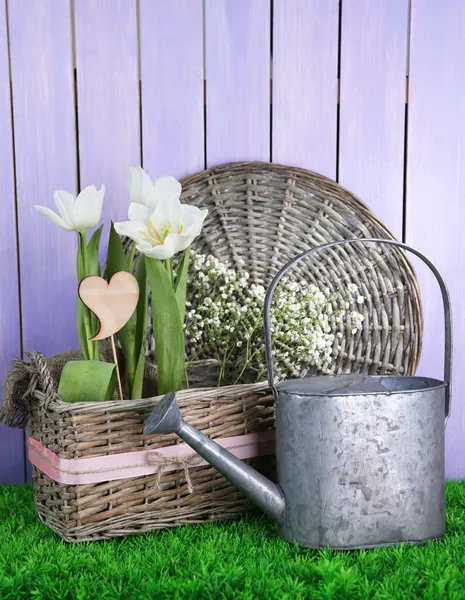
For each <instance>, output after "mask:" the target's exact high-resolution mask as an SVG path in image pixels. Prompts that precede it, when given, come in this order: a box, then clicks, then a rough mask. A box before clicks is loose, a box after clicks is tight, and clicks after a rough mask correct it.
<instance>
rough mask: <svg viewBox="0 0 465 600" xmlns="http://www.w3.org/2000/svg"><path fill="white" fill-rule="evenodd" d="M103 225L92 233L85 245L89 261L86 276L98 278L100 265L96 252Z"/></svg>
mask: <svg viewBox="0 0 465 600" xmlns="http://www.w3.org/2000/svg"><path fill="white" fill-rule="evenodd" d="M102 229H103V225H101V226H100V227H99V228H98V229H96V230H95V231H94V233H93V234H92V237H91V238H90V240H89V243H88V244H87V256H88V260H89V266H88V269H89V273H88V275H98V276H100V265H99V262H98V251H99V246H100V237H101V235H102Z"/></svg>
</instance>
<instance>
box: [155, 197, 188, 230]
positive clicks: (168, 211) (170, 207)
mask: <svg viewBox="0 0 465 600" xmlns="http://www.w3.org/2000/svg"><path fill="white" fill-rule="evenodd" d="M182 208H183V205H182V204H181V203H180V202H173V201H172V200H169V199H168V200H165V201H164V202H162V203H161V204H159V205H158V206H157V207H156V209H155V210H154V211H153V213H152V215H151V217H150V221H151V222H152V224H153V226H154V227H155V229H157V230H158V231H159V232H161V231H162V230H163V229H169V226H170V224H171V230H172V231H174V232H176V231H177V230H178V229H179V226H180V224H181V223H182Z"/></svg>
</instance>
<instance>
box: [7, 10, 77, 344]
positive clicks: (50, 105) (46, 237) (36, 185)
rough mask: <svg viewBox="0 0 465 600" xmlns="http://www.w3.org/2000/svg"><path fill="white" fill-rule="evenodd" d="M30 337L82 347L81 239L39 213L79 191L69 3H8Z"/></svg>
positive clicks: (25, 337) (25, 326)
mask: <svg viewBox="0 0 465 600" xmlns="http://www.w3.org/2000/svg"><path fill="white" fill-rule="evenodd" d="M9 17H10V48H11V71H12V82H13V113H14V123H15V150H16V182H17V202H18V217H19V241H20V267H21V271H20V272H21V292H22V322H23V341H24V348H25V349H26V350H40V351H42V352H43V353H44V354H45V355H49V354H54V353H57V352H61V351H64V350H68V349H70V348H74V347H76V344H77V334H76V325H75V303H76V287H77V286H76V273H75V262H76V239H75V235H74V234H70V233H68V232H65V231H62V230H61V229H59V228H57V227H56V226H55V225H53V224H52V223H51V222H49V221H48V220H45V219H44V218H43V217H42V216H40V215H38V213H37V212H36V211H35V210H34V208H33V205H34V204H43V205H46V206H50V207H53V204H54V203H53V192H54V191H55V190H56V189H65V190H69V191H71V192H75V191H76V138H75V128H74V123H75V112H74V90H73V72H72V64H73V63H72V55H71V48H72V42H71V23H70V6H69V2H67V1H66V0H42V1H41V2H30V1H29V0H15V2H11V3H9Z"/></svg>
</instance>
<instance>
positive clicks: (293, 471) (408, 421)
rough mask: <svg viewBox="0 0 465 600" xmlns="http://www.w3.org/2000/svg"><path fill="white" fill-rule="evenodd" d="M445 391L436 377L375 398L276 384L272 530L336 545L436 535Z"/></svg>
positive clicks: (308, 542)
mask: <svg viewBox="0 0 465 600" xmlns="http://www.w3.org/2000/svg"><path fill="white" fill-rule="evenodd" d="M410 379H412V380H415V379H417V378H415V377H412V378H410ZM418 379H422V378H418ZM444 392H445V384H443V386H442V387H437V386H436V387H435V388H434V389H432V390H428V391H417V392H406V393H402V392H400V393H394V394H389V395H383V396H379V395H378V394H373V395H371V394H369V395H351V396H347V395H332V396H321V395H320V396H308V395H298V394H287V393H286V392H283V391H280V392H279V398H278V401H277V405H276V418H277V422H276V430H277V444H276V452H277V465H278V482H279V486H280V488H281V489H282V491H283V494H284V497H285V499H286V510H285V522H284V524H283V525H281V526H280V528H279V535H280V536H281V537H283V538H284V539H286V540H288V541H290V542H292V541H298V542H299V543H301V544H302V545H304V546H309V547H315V548H316V547H320V546H331V547H332V548H345V549H350V548H362V547H372V546H383V545H386V544H394V543H397V542H402V541H407V540H408V541H410V542H415V543H421V542H425V541H427V540H428V539H431V538H437V537H441V536H442V535H443V534H444V531H445V519H444V425H443V423H444V400H445V398H444Z"/></svg>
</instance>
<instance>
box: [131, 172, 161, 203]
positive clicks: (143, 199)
mask: <svg viewBox="0 0 465 600" xmlns="http://www.w3.org/2000/svg"><path fill="white" fill-rule="evenodd" d="M129 174H130V176H129V179H128V182H127V183H128V188H129V197H130V199H131V202H135V203H137V204H143V205H145V206H148V207H149V208H151V209H152V210H153V209H154V208H155V206H156V205H157V201H156V198H155V190H154V187H153V182H152V180H151V179H150V177H149V175H148V173H146V172H145V171H144V169H142V167H139V166H134V167H130V168H129Z"/></svg>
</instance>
